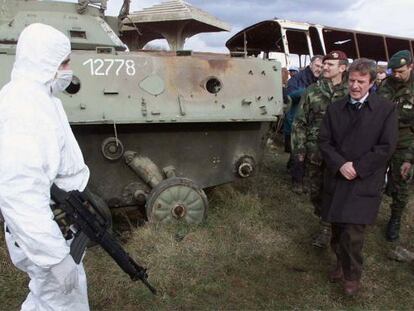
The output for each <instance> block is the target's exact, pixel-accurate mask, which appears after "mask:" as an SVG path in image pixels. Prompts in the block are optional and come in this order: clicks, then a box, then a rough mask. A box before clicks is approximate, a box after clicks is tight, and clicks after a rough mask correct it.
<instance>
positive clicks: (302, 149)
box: [292, 79, 348, 163]
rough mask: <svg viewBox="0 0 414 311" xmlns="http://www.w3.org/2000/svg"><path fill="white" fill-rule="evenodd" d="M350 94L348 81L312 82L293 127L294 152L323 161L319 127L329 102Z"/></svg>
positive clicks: (302, 100) (303, 97)
mask: <svg viewBox="0 0 414 311" xmlns="http://www.w3.org/2000/svg"><path fill="white" fill-rule="evenodd" d="M347 95H348V86H347V82H346V80H345V79H344V81H342V83H340V84H338V85H335V86H333V85H332V82H331V81H329V80H327V79H321V80H319V81H317V82H316V83H314V84H311V85H310V86H309V87H308V88H307V89H306V91H305V93H304V94H303V95H302V98H301V100H300V108H299V111H298V114H297V116H296V119H295V121H294V123H293V129H292V152H293V154H294V155H295V154H306V156H307V158H309V159H310V160H311V162H312V158H315V159H314V160H315V162H317V163H318V162H321V160H320V156H319V148H318V136H319V127H320V125H321V123H322V119H323V116H324V115H325V112H326V109H327V107H328V105H329V104H331V103H332V102H335V101H337V100H339V99H341V98H343V97H345V96H347Z"/></svg>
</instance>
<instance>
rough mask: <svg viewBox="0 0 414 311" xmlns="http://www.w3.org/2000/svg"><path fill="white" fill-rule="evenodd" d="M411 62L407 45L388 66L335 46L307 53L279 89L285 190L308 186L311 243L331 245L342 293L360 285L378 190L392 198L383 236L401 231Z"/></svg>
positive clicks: (408, 166)
mask: <svg viewBox="0 0 414 311" xmlns="http://www.w3.org/2000/svg"><path fill="white" fill-rule="evenodd" d="M412 66H413V57H412V54H411V52H410V51H408V50H402V51H399V52H397V53H395V54H394V55H392V57H391V58H390V60H389V62H388V68H385V67H382V66H378V65H377V64H376V62H375V61H373V60H369V59H366V58H360V59H356V60H354V61H353V62H352V63H351V64H349V59H348V57H347V55H346V54H345V53H344V52H343V51H339V50H336V51H331V52H330V53H328V54H326V55H325V56H321V55H316V56H314V57H313V58H312V59H311V62H310V64H309V66H307V67H306V68H305V69H303V70H302V71H299V72H298V73H296V74H295V75H294V76H293V77H291V78H290V79H289V80H288V81H287V83H286V85H285V88H284V92H285V95H286V96H285V102H286V104H287V107H288V109H287V112H286V113H285V118H284V127H283V134H284V137H285V150H286V151H288V152H290V158H289V161H288V163H287V166H288V169H289V172H290V174H291V176H292V191H294V192H297V193H309V197H310V201H311V203H312V205H313V207H314V213H315V215H316V216H317V218H318V219H319V230H318V232H316V233H315V234H314V236H313V238H312V244H313V245H314V246H315V247H319V248H326V247H327V246H329V245H330V247H331V249H332V250H333V252H334V254H335V255H336V258H337V262H336V265H335V269H333V271H331V272H330V274H329V279H330V280H331V281H332V282H339V281H340V282H341V283H342V284H343V289H344V292H345V293H346V294H347V295H355V294H356V293H358V292H359V290H360V288H361V275H362V263H363V258H362V249H363V243H364V232H365V228H366V226H367V225H370V224H372V223H374V221H375V219H376V217H377V214H378V209H379V206H380V203H381V200H382V194H383V192H384V189H385V192H386V194H388V195H389V196H390V197H391V202H392V203H391V206H390V208H391V213H390V218H389V221H388V225H387V228H386V233H385V238H386V239H387V240H388V241H389V242H393V243H395V242H397V241H398V240H399V237H400V227H401V221H402V215H403V213H404V210H405V209H406V206H407V203H408V182H409V180H410V178H411V175H412V163H414V153H413V152H414V108H413V105H414V74H413V72H412ZM385 186H386V187H385ZM395 244H396V245H397V243H395ZM395 249H400V250H401V249H402V250H404V249H403V248H401V247H400V246H397V247H396V248H395ZM404 251H406V250H404ZM394 252H395V250H394ZM406 252H408V251H406Z"/></svg>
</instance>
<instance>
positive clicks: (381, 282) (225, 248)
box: [0, 150, 414, 310]
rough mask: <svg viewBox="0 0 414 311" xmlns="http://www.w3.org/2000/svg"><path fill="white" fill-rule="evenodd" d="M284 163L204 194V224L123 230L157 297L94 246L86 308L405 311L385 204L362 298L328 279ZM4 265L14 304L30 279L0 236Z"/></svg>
mask: <svg viewBox="0 0 414 311" xmlns="http://www.w3.org/2000/svg"><path fill="white" fill-rule="evenodd" d="M285 162H286V155H285V154H283V153H282V152H281V151H277V150H276V151H269V152H268V153H267V154H266V158H265V162H264V164H263V166H262V167H261V169H260V171H259V172H258V174H257V176H256V177H254V178H251V179H249V180H244V181H242V182H239V183H237V184H234V185H225V186H221V187H218V188H216V189H214V190H212V191H210V193H209V198H210V210H209V217H208V220H207V222H206V223H205V224H203V225H201V226H186V225H181V226H178V227H177V226H156V225H148V224H146V225H145V226H142V227H139V228H138V229H136V230H134V231H133V232H124V233H123V236H122V240H124V241H125V244H124V245H125V247H126V248H127V250H128V251H129V252H130V254H131V255H132V256H133V257H134V258H139V260H140V263H142V264H143V265H145V266H147V267H148V268H149V274H150V280H151V282H152V283H153V285H154V286H155V287H157V289H158V290H159V292H160V293H159V295H158V296H156V297H155V296H152V295H151V294H150V293H149V291H148V290H146V288H145V287H144V286H143V285H141V284H139V283H133V282H131V281H130V280H129V278H128V277H127V276H126V275H124V274H123V273H122V272H121V271H120V269H119V268H118V267H117V266H116V265H115V264H114V263H113V262H112V261H111V260H110V259H109V257H108V256H107V255H106V254H104V252H103V251H102V250H100V249H98V248H93V249H91V250H90V251H89V252H88V254H87V256H86V260H85V266H86V269H87V274H88V282H89V296H90V304H91V309H92V310H211V309H217V310H282V309H283V310H285V309H299V310H302V309H312V310H314V309H323V310H333V309H342V310H344V309H346V310H389V309H393V310H411V309H412V306H413V305H414V295H412V293H413V292H414V282H413V281H414V269H413V266H412V265H409V264H401V263H397V262H393V261H390V260H388V259H387V257H386V254H387V251H388V249H389V248H390V247H391V246H390V245H388V243H386V242H385V240H384V238H383V232H382V230H383V227H384V226H385V223H386V220H387V219H386V218H387V215H388V209H387V208H383V209H382V211H381V214H380V216H379V219H378V222H377V225H376V226H373V227H372V228H371V229H370V232H369V234H368V236H367V243H366V247H365V263H366V269H365V273H364V277H363V281H364V288H363V291H362V293H361V295H360V296H359V297H357V298H352V299H350V298H346V297H343V296H342V294H341V290H340V287H339V286H338V285H332V284H330V283H329V282H328V281H327V279H326V273H327V271H328V269H329V266H330V264H331V260H332V258H331V255H330V253H329V252H328V251H326V250H318V249H314V248H312V246H310V240H311V239H310V236H311V234H312V233H313V232H314V231H315V229H316V228H317V220H316V219H315V218H314V216H313V214H312V208H311V205H310V204H309V202H308V199H307V197H306V196H304V195H302V196H298V195H294V194H293V193H292V192H291V191H290V189H289V178H288V176H287V174H286V171H285ZM386 202H387V200H386ZM413 214H414V213H413V211H412V209H410V211H409V213H408V214H407V215H406V216H407V221H406V224H407V223H409V224H408V225H405V226H404V228H403V233H402V234H403V240H402V243H403V245H405V246H408V247H410V248H411V249H414V241H413V239H412V238H411V237H412V235H413V232H414V227H413V225H412V224H413V222H412V217H413ZM0 269H1V270H0V273H1V276H2V277H1V280H0V286H1V288H2V290H1V292H0V309H1V310H16V309H18V306H19V304H20V303H21V302H22V301H23V300H24V297H25V295H26V294H27V289H26V286H27V279H26V277H25V275H24V274H22V273H20V272H17V270H15V269H14V267H13V266H12V265H11V264H10V263H9V259H8V257H7V254H6V251H5V249H4V240H3V238H1V240H0Z"/></svg>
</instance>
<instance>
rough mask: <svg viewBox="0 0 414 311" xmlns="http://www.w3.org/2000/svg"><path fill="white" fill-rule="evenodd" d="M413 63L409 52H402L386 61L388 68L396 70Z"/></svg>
mask: <svg viewBox="0 0 414 311" xmlns="http://www.w3.org/2000/svg"><path fill="white" fill-rule="evenodd" d="M412 62H413V58H412V56H411V53H410V51H409V50H402V51H399V52H397V53H395V54H394V55H393V56H391V58H390V60H389V61H388V68H391V69H396V68H400V67H402V66H404V65H409V64H411V63H412Z"/></svg>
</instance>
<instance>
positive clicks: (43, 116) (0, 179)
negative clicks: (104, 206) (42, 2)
mask: <svg viewBox="0 0 414 311" xmlns="http://www.w3.org/2000/svg"><path fill="white" fill-rule="evenodd" d="M70 52H71V47H70V41H69V39H68V38H67V37H66V36H65V35H64V34H63V33H61V32H59V31H57V30H56V29H54V28H52V27H50V26H47V25H43V24H32V25H30V26H28V27H27V28H26V29H25V30H24V31H23V32H22V33H21V35H20V37H19V40H18V44H17V49H16V60H15V63H14V67H13V71H12V75H11V81H10V82H9V83H8V84H7V85H5V86H4V87H3V88H2V89H1V91H0V112H1V113H0V209H1V212H2V214H3V216H4V220H5V225H6V226H7V228H8V230H7V232H6V233H5V235H6V242H7V246H8V249H9V253H10V257H11V260H12V262H13V263H14V265H15V266H16V267H17V268H19V269H20V270H23V271H24V272H26V273H27V274H28V275H29V277H30V283H29V289H30V293H29V294H28V296H27V298H26V300H25V301H24V303H23V305H22V310H42V311H43V310H48V311H49V310H50V311H52V310H53V311H57V310H76V311H82V310H89V305H88V297H87V287H86V276H85V271H84V269H83V265H82V263H81V264H79V265H78V266H77V267H76V268H75V271H77V273H78V279H79V284H78V286H77V288H76V289H74V290H73V291H72V292H70V293H69V294H67V295H65V294H64V293H63V290H62V288H61V285H59V283H58V282H57V279H56V278H55V277H54V276H53V274H51V267H53V266H54V265H57V264H59V263H61V262H62V260H63V259H64V258H66V257H67V256H68V254H69V243H68V242H67V241H66V240H65V238H64V237H63V235H62V233H61V231H60V229H59V227H58V225H57V223H56V222H55V221H54V220H53V213H52V211H51V209H50V205H49V204H50V187H51V185H52V183H56V185H57V186H58V187H60V188H62V189H64V190H66V191H69V190H73V189H77V190H81V191H82V190H83V189H84V188H85V187H86V184H87V182H88V179H89V170H88V167H87V166H86V165H85V162H84V160H83V156H82V153H81V151H80V149H79V145H78V143H77V141H76V140H75V137H74V135H73V133H72V130H71V128H70V126H69V123H68V119H67V117H66V114H65V112H64V110H63V107H62V103H61V101H60V100H59V99H57V98H56V97H54V96H53V95H52V94H51V87H50V85H51V83H52V81H53V80H54V79H55V76H56V72H57V70H58V68H59V66H60V64H61V63H62V62H63V61H64V60H65V59H66V58H67V57H68V56H69V54H70Z"/></svg>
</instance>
